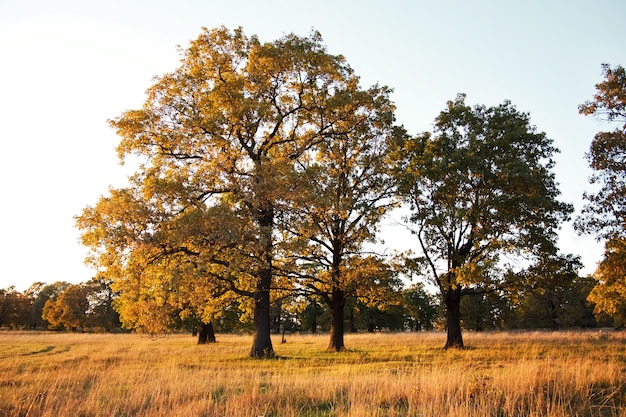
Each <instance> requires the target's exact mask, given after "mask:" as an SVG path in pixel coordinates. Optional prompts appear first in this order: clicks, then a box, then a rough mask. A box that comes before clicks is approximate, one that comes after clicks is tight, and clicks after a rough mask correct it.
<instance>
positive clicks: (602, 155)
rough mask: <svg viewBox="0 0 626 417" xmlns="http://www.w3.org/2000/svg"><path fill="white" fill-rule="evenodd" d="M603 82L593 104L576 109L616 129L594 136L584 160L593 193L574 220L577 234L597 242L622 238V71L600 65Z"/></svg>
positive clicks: (625, 98) (625, 91) (625, 198)
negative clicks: (586, 161)
mask: <svg viewBox="0 0 626 417" xmlns="http://www.w3.org/2000/svg"><path fill="white" fill-rule="evenodd" d="M602 71H603V73H604V78H605V79H604V81H603V82H601V83H598V84H596V90H597V92H596V94H595V96H594V97H593V100H590V101H587V102H585V103H584V104H581V105H580V106H579V108H578V109H579V112H580V113H581V114H584V115H588V116H596V117H598V118H600V119H604V120H606V121H608V122H615V123H617V124H618V126H617V127H616V128H615V129H614V130H612V131H602V132H598V133H597V134H596V136H595V138H594V139H593V141H592V143H591V147H590V149H589V153H588V154H587V160H588V161H589V165H590V167H591V168H592V169H593V170H594V173H593V175H592V176H591V178H590V179H589V181H590V182H591V184H597V186H599V189H598V190H597V191H596V192H593V193H590V192H586V193H584V195H583V197H584V198H585V199H586V200H587V201H588V203H587V205H586V206H585V207H584V208H583V210H582V213H581V215H580V216H579V217H578V218H577V220H576V227H577V228H578V230H580V231H581V232H585V233H593V234H595V235H596V236H598V238H605V239H613V238H624V237H626V158H625V155H626V71H625V70H624V68H623V67H621V66H617V67H615V68H611V67H610V66H609V65H608V64H604V65H602Z"/></svg>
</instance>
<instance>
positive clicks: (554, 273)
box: [514, 255, 584, 330]
mask: <svg viewBox="0 0 626 417" xmlns="http://www.w3.org/2000/svg"><path fill="white" fill-rule="evenodd" d="M581 268H582V263H581V262H580V258H579V257H577V256H572V255H568V256H562V255H553V256H546V257H545V258H543V259H541V261H540V262H539V263H538V264H536V265H531V266H530V267H529V268H527V269H526V270H524V271H522V272H520V273H519V274H518V276H517V278H516V279H517V280H518V281H517V284H514V286H515V287H517V289H518V290H519V291H518V294H517V298H518V299H520V302H519V305H518V306H517V308H516V313H517V316H518V320H519V322H518V325H519V326H520V327H523V328H548V329H553V330H558V329H561V328H564V327H571V326H573V325H582V317H583V315H584V305H583V303H581V300H580V297H579V296H577V295H578V294H579V292H580V291H581V290H582V288H581V287H580V285H579V282H580V278H579V277H578V271H579V270H580V269H581ZM577 292H578V294H577Z"/></svg>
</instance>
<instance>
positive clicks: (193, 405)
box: [0, 331, 626, 417]
mask: <svg viewBox="0 0 626 417" xmlns="http://www.w3.org/2000/svg"><path fill="white" fill-rule="evenodd" d="M327 339H328V336H327V335H320V336H312V335H302V336H295V335H293V336H288V337H287V343H286V344H277V345H276V346H275V350H276V353H277V355H278V356H279V359H277V360H264V361H259V360H252V359H248V358H246V357H245V356H246V353H247V352H248V349H249V347H250V344H251V337H249V336H237V335H218V343H217V344H214V345H208V346H198V345H196V344H195V340H194V339H193V338H192V337H191V336H188V335H172V336H168V337H166V338H162V339H158V340H151V339H149V338H146V337H142V336H138V335H106V334H67V333H47V332H46V333H33V332H8V331H6V332H0V416H37V417H39V416H66V415H67V416H70V415H71V416H81V417H87V416H111V417H122V416H229V417H231V416H232V417H243V416H246V417H258V416H264V417H269V416H301V417H322V416H328V417H330V416H368V417H369V416H420V417H421V416H442V417H443V416H464V417H465V416H477V417H478V416H480V417H488V416H563V417H565V416H585V417H586V416H602V417H604V416H607V417H608V416H620V412H621V415H622V416H623V415H626V408H624V407H625V406H626V335H624V334H623V333H612V332H611V333H598V332H578V333H574V332H571V333H540V332H538V333H486V334H473V333H467V334H466V335H465V342H466V345H468V346H469V348H468V349H465V350H450V351H444V350H442V349H441V346H443V344H444V342H445V335H443V334H441V333H428V334H416V333H411V334H409V333H403V334H388V333H380V334H348V335H346V345H347V347H348V349H349V350H348V351H347V352H345V353H328V352H325V348H326V346H327V342H328V340H327ZM277 340H278V339H277Z"/></svg>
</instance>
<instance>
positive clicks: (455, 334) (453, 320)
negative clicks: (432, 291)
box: [445, 290, 463, 349]
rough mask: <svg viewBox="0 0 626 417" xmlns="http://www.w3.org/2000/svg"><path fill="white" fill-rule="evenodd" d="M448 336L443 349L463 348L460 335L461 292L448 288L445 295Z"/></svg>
mask: <svg viewBox="0 0 626 417" xmlns="http://www.w3.org/2000/svg"><path fill="white" fill-rule="evenodd" d="M445 303H446V316H447V323H446V327H447V329H448V338H447V341H446V346H445V349H450V348H459V349H462V348H463V336H462V335H461V292H460V291H459V290H448V292H447V294H446V295H445Z"/></svg>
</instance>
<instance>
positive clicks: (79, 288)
mask: <svg viewBox="0 0 626 417" xmlns="http://www.w3.org/2000/svg"><path fill="white" fill-rule="evenodd" d="M87 294H88V288H87V287H86V286H84V285H78V284H71V285H69V286H68V287H67V288H65V290H64V291H63V292H62V293H61V294H59V295H58V297H56V298H55V299H50V300H48V301H46V304H45V305H44V308H43V314H42V318H43V319H44V320H46V321H47V322H48V323H50V327H52V328H53V329H59V330H63V329H66V330H82V331H86V330H87V329H88V328H89V327H90V323H89V310H90V305H89V299H88V295H87Z"/></svg>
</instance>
